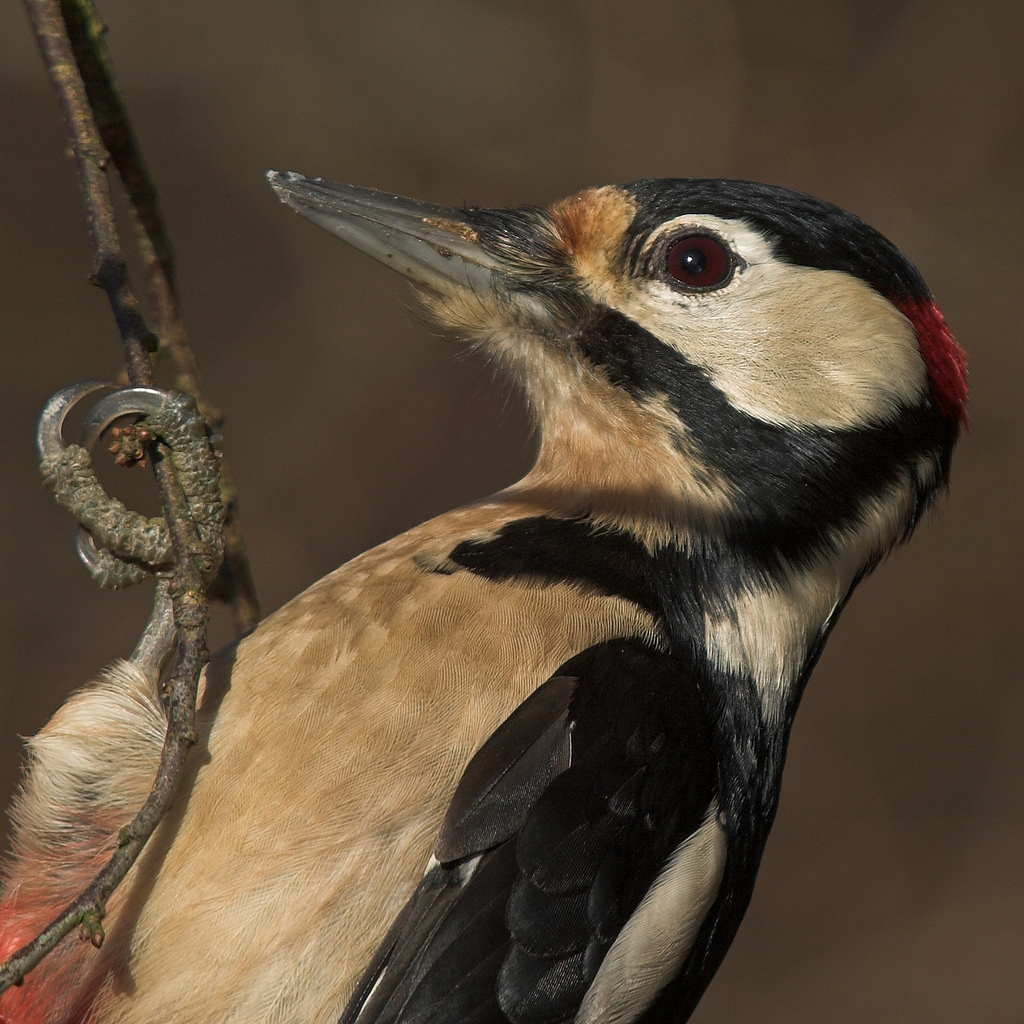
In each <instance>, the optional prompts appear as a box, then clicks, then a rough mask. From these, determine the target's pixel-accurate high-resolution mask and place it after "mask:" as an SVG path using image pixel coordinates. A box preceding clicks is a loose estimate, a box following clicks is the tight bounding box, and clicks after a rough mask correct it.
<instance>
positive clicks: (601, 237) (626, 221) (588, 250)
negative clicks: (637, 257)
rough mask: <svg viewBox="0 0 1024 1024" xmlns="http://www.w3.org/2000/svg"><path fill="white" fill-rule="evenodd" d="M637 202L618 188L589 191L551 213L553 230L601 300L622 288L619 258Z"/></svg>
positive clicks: (589, 189) (591, 189)
mask: <svg viewBox="0 0 1024 1024" xmlns="http://www.w3.org/2000/svg"><path fill="white" fill-rule="evenodd" d="M635 211H636V203H635V201H634V200H633V199H632V198H631V197H630V196H628V195H626V194H625V193H624V192H623V191H622V190H621V189H619V188H617V187H616V186H615V185H606V186H604V187H603V188H588V189H586V190H585V191H583V192H578V193H577V194H576V195H574V196H569V198H568V199H562V200H560V201H559V202H557V203H554V204H553V205H552V206H551V207H549V209H548V214H549V216H550V217H551V226H552V228H553V229H554V232H555V235H556V236H557V238H558V240H559V241H560V242H561V245H562V247H563V249H564V250H565V252H566V254H567V255H568V256H569V257H570V258H571V259H572V261H573V263H574V264H575V265H576V271H577V273H578V274H579V276H580V279H581V281H582V283H583V284H584V285H585V286H587V287H588V289H589V290H590V291H592V292H594V293H597V295H598V296H599V297H600V296H601V295H602V294H606V293H607V291H608V290H609V289H613V288H615V287H617V286H618V285H620V283H621V282H620V281H619V273H618V270H617V268H618V257H619V254H620V252H621V249H622V238H623V236H624V235H625V233H626V229H627V228H628V227H629V225H630V224H631V223H632V221H633V215H634V213H635Z"/></svg>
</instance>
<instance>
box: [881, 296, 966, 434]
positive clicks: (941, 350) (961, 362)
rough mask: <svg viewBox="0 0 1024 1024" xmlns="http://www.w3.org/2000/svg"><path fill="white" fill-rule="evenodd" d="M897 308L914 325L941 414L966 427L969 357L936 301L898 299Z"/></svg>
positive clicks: (896, 300) (894, 302)
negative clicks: (954, 335) (958, 342)
mask: <svg viewBox="0 0 1024 1024" xmlns="http://www.w3.org/2000/svg"><path fill="white" fill-rule="evenodd" d="M893 305H895V306H896V308H897V309H898V310H899V311H900V312H901V313H902V314H903V315H904V316H905V317H906V318H907V319H908V320H909V321H910V322H911V323H912V324H913V325H914V330H915V332H916V333H917V344H918V347H919V348H920V350H921V358H922V359H923V360H924V365H925V366H926V367H927V369H928V382H929V383H930V384H931V389H932V395H933V396H934V398H935V404H936V405H937V406H938V407H939V410H940V412H942V413H943V414H944V415H946V416H948V417H949V418H950V419H952V420H958V421H959V422H960V423H963V424H964V425H965V426H966V425H967V423H968V419H967V356H966V355H965V354H964V350H963V349H962V348H961V347H960V346H959V345H958V344H957V342H956V338H954V337H953V333H952V331H950V329H949V327H948V326H947V324H946V318H945V317H944V316H943V315H942V310H940V309H939V307H938V306H937V305H936V304H935V301H934V300H933V299H917V298H905V299H894V300H893Z"/></svg>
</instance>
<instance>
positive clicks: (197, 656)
mask: <svg viewBox="0 0 1024 1024" xmlns="http://www.w3.org/2000/svg"><path fill="white" fill-rule="evenodd" d="M24 3H25V8H26V10H27V12H28V16H29V21H30V22H31V24H32V28H33V30H34V32H35V34H36V39H37V41H38V43H39V48H40V51H41V53H42V56H43V61H44V63H45V64H46V68H47V71H48V73H49V75H50V78H51V80H52V82H53V85H54V87H55V89H56V92H57V96H58V99H59V101H60V106H61V109H62V111H63V113H64V119H65V122H66V124H67V129H68V134H69V136H70V137H71V139H72V142H73V146H74V154H75V160H76V163H77V165H78V172H79V178H80V180H81V185H82V191H83V194H84V198H85V206H86V211H87V214H88V221H89V230H90V233H91V235H92V248H93V265H92V279H93V280H94V281H95V282H96V283H97V284H99V285H100V286H101V287H102V288H103V289H104V291H105V292H106V293H107V297H108V299H109V301H110V306H111V309H112V310H113V313H114V318H115V320H116V321H117V325H118V330H119V332H120V335H121V341H122V345H123V347H124V352H125V362H126V364H127V367H128V377H129V380H130V381H131V382H132V384H134V385H137V386H138V385H148V384H150V383H151V382H152V370H151V367H150V352H152V351H153V350H154V348H155V339H154V337H153V335H152V333H151V332H150V331H149V328H148V327H147V326H146V323H145V321H144V319H143V316H142V313H141V311H140V309H139V305H138V302H137V301H136V299H135V296H134V295H133V294H132V291H131V288H130V287H129V284H128V275H127V268H126V263H125V258H124V253H123V251H122V249H121V245H120V240H119V238H118V234H117V228H116V224H115V221H114V211H113V206H112V204H111V201H110V191H109V188H108V184H107V179H106V173H105V168H106V165H107V161H108V156H107V153H106V150H105V149H104V147H103V143H102V142H101V140H100V137H99V133H98V131H97V128H96V124H95V122H94V120H93V117H92V113H91V111H90V108H89V101H88V98H87V96H86V90H85V86H84V84H83V82H82V79H81V76H80V75H79V72H78V68H77V67H76V64H75V58H74V54H73V52H72V47H71V43H70V40H69V39H68V34H67V32H66V30H65V25H64V22H63V20H62V17H61V9H60V5H59V3H58V0H24ZM167 455H168V451H167V449H166V448H162V449H161V450H159V451H158V452H157V457H156V458H154V472H155V474H156V479H157V485H158V489H159V492H160V500H161V504H162V506H163V512H164V518H165V520H166V522H167V526H168V529H169V532H170V537H171V547H172V550H173V552H174V563H175V564H174V569H173V572H172V575H171V581H170V593H171V597H172V600H173V604H174V622H175V626H176V630H177V651H176V656H175V662H174V666H173V668H172V670H171V673H170V676H169V678H168V680H167V683H166V685H165V688H164V692H165V695H166V710H167V734H166V737H165V740H164V747H163V752H162V754H161V759H160V767H159V770H158V772H157V777H156V781H155V782H154V785H153V789H152V791H151V792H150V795H149V797H148V798H147V800H146V802H145V804H144V805H143V807H142V809H141V810H140V811H139V813H138V814H137V815H136V816H135V818H134V819H133V820H132V821H131V822H130V823H129V824H128V825H126V826H125V827H124V828H123V829H122V830H121V832H120V834H119V837H118V849H117V851H116V852H115V853H114V855H113V856H112V857H111V859H110V861H109V862H108V864H107V865H106V867H104V868H103V870H102V871H101V872H100V873H99V874H98V875H97V876H96V878H95V879H94V880H93V882H92V883H91V884H90V885H89V887H88V888H87V889H86V890H85V891H84V892H83V893H81V895H80V896H79V897H78V898H77V899H76V900H75V901H74V902H73V903H72V904H71V905H70V906H69V907H68V908H67V909H66V910H65V911H64V912H63V913H62V914H61V915H60V916H59V917H57V918H56V919H55V920H54V921H52V922H51V923H50V924H49V925H48V926H47V927H46V928H45V929H44V930H43V932H42V933H41V934H40V935H39V936H38V937H37V938H36V939H34V940H33V941H32V942H30V943H28V945H26V946H24V947H23V948H22V949H20V950H18V951H17V952H16V953H15V954H14V955H13V956H12V957H11V958H10V959H9V960H8V961H7V962H6V963H5V964H3V965H2V967H0V992H3V991H5V990H6V989H7V988H9V987H10V986H11V985H12V984H15V983H17V982H19V981H20V980H21V979H22V978H23V977H24V975H25V974H26V972H28V971H29V970H31V969H32V968H33V967H35V966H36V965H37V964H38V963H39V962H40V961H41V960H42V959H43V958H44V957H45V956H46V954H47V953H48V952H49V951H50V950H52V949H53V948H54V946H56V944H57V943H58V942H59V941H60V939H61V938H63V937H64V936H65V935H67V934H68V932H70V931H71V930H72V929H74V928H75V927H80V928H81V929H82V930H83V932H84V933H85V934H86V935H87V936H88V937H89V938H91V939H92V941H93V943H94V944H95V945H99V944H100V943H101V942H102V941H103V927H102V924H101V921H102V918H103V917H104V915H105V913H106V904H107V900H108V899H109V898H110V895H111V893H113V891H114V889H115V888H116V887H117V885H118V884H119V883H120V882H121V881H122V879H123V878H124V877H125V875H126V874H127V873H128V870H129V869H130V868H131V866H132V864H133V863H134V862H135V860H136V859H137V858H138V856H139V853H140V852H141V851H142V848H143V847H144V846H145V844H146V841H147V840H148V839H149V837H150V836H151V835H152V833H153V830H154V829H155V828H156V826H157V824H158V823H159V822H160V819H161V818H162V816H163V814H164V812H165V810H166V809H167V807H168V805H169V804H170V802H171V799H172V798H173V796H174V792H175V790H176V788H177V784H178V780H179V778H180V776H181V771H182V768H183V766H184V763H185V759H186V757H187V754H188V751H189V749H190V747H191V746H192V744H193V743H195V740H196V736H195V701H196V692H197V688H198V684H199V674H200V672H201V671H202V668H203V665H204V664H205V663H206V661H207V659H208V657H209V653H208V651H207V647H206V622H207V618H208V611H209V605H208V601H207V597H206V593H205V589H206V579H205V578H204V575H205V574H208V571H209V554H208V552H207V550H206V546H205V545H204V544H202V543H201V541H200V539H199V537H198V535H197V532H196V528H195V525H194V524H193V522H192V521H191V519H190V517H189V514H188V508H189V506H188V499H187V497H186V495H185V494H184V492H183V491H182V488H181V486H180V485H179V483H178V479H177V477H176V475H175V472H174V470H173V468H172V464H171V460H170V459H169V458H168V457H167Z"/></svg>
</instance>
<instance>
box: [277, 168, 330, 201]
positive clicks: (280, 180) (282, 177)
mask: <svg viewBox="0 0 1024 1024" xmlns="http://www.w3.org/2000/svg"><path fill="white" fill-rule="evenodd" d="M263 176H264V178H266V179H267V184H268V185H269V186H270V187H271V188H272V189H273V190H274V192H275V193H276V195H277V198H278V199H280V200H281V202H282V203H288V204H289V205H291V202H290V200H292V199H293V198H294V191H295V190H294V188H293V186H296V185H302V184H304V183H305V182H318V181H320V179H319V178H307V177H306V176H305V175H304V174H299V172H298V171H273V170H270V171H266V172H265V173H264V175H263Z"/></svg>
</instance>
